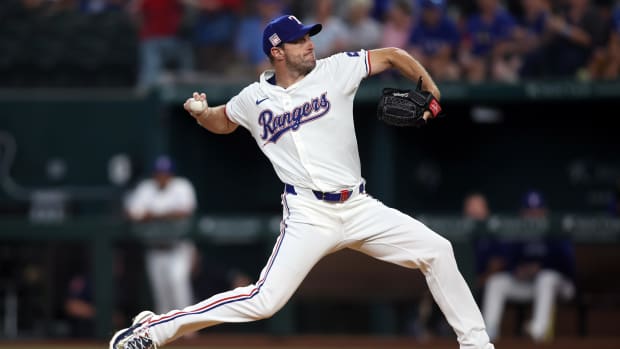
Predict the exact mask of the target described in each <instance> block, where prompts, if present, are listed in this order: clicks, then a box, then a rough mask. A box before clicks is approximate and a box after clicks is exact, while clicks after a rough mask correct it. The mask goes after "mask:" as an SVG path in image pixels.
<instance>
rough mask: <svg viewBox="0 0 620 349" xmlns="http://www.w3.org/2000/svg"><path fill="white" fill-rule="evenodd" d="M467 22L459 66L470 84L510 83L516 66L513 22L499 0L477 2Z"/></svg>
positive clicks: (517, 63) (517, 60) (514, 74)
mask: <svg viewBox="0 0 620 349" xmlns="http://www.w3.org/2000/svg"><path fill="white" fill-rule="evenodd" d="M477 4H478V12H475V13H473V14H472V15H470V16H469V18H468V19H467V23H466V26H465V32H464V37H463V40H462V42H461V48H460V56H459V59H460V63H461V66H462V68H463V70H464V74H465V77H466V78H467V79H468V80H470V81H476V82H478V81H483V80H485V79H494V80H501V81H514V80H515V79H517V70H518V68H519V65H520V62H519V59H518V56H517V55H516V54H515V49H516V47H515V41H514V40H515V35H516V32H515V29H516V21H515V19H514V18H513V16H512V15H511V14H510V13H509V12H508V11H507V10H506V9H505V8H503V7H502V6H501V4H500V2H499V0H477Z"/></svg>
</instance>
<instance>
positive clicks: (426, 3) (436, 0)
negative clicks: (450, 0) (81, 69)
mask: <svg viewBox="0 0 620 349" xmlns="http://www.w3.org/2000/svg"><path fill="white" fill-rule="evenodd" d="M444 6H445V1H444V0H422V8H423V9H431V8H443V7H444Z"/></svg>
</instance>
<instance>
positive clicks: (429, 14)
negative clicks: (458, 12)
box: [409, 0, 460, 80]
mask: <svg viewBox="0 0 620 349" xmlns="http://www.w3.org/2000/svg"><path fill="white" fill-rule="evenodd" d="M445 5H446V4H445V0H422V1H421V4H420V7H421V9H422V13H421V16H420V18H419V21H418V22H417V24H416V25H415V26H414V28H413V30H412V32H411V36H410V37H409V45H410V47H409V51H410V53H411V55H412V56H414V57H416V58H417V59H418V60H419V61H420V62H421V63H422V64H423V65H424V66H425V67H426V68H427V69H428V70H429V72H430V73H431V74H432V75H433V76H434V77H436V79H437V80H455V79H458V78H459V75H460V70H459V66H458V64H457V61H456V51H457V50H458V45H459V41H460V37H459V32H458V29H457V26H456V23H455V21H454V20H453V19H452V18H451V17H450V16H448V15H447V13H446V11H445V10H446V8H445V7H446V6H445Z"/></svg>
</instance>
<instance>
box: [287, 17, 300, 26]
mask: <svg viewBox="0 0 620 349" xmlns="http://www.w3.org/2000/svg"><path fill="white" fill-rule="evenodd" d="M288 19H290V20H291V21H295V22H297V24H299V25H301V21H300V20H298V19H297V17H295V16H288Z"/></svg>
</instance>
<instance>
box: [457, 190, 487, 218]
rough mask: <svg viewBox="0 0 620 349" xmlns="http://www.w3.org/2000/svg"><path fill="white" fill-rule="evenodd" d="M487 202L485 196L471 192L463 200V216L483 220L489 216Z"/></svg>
mask: <svg viewBox="0 0 620 349" xmlns="http://www.w3.org/2000/svg"><path fill="white" fill-rule="evenodd" d="M489 215H490V211H489V204H488V202H487V198H486V196H484V194H482V193H479V192H473V193H471V194H468V195H467V196H465V199H464V200H463V216H464V217H465V218H469V219H472V220H475V221H484V220H486V219H488V218H489Z"/></svg>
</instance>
